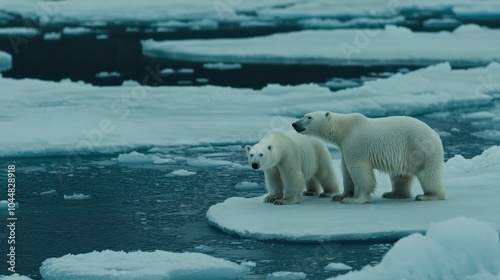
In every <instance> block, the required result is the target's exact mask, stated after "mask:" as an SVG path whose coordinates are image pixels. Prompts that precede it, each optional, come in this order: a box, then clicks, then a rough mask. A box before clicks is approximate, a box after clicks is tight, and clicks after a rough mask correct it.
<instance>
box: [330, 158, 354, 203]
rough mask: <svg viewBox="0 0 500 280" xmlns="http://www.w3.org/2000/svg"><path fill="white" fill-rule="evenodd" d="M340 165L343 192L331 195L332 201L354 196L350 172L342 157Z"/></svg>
mask: <svg viewBox="0 0 500 280" xmlns="http://www.w3.org/2000/svg"><path fill="white" fill-rule="evenodd" d="M340 165H341V167H342V177H343V183H344V192H343V193H342V194H338V195H334V196H333V197H332V200H333V201H343V200H344V199H345V198H346V197H353V196H354V182H353V181H352V178H351V174H349V171H347V167H346V165H345V161H344V158H343V157H342V160H341V162H340Z"/></svg>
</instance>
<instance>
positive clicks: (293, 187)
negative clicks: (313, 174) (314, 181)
mask: <svg viewBox="0 0 500 280" xmlns="http://www.w3.org/2000/svg"><path fill="white" fill-rule="evenodd" d="M293 170H297V169H293ZM280 173H281V175H282V178H281V179H282V180H283V187H284V189H283V198H282V199H278V200H276V201H275V202H274V204H276V205H289V204H296V203H300V200H301V199H302V190H303V189H304V185H305V181H304V176H303V175H302V172H296V171H292V170H290V172H287V171H285V172H281V171H280Z"/></svg>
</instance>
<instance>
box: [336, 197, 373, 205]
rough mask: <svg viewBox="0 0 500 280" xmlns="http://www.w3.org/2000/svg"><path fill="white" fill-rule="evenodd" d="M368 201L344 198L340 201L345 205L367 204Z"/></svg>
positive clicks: (362, 198)
mask: <svg viewBox="0 0 500 280" xmlns="http://www.w3.org/2000/svg"><path fill="white" fill-rule="evenodd" d="M368 202H369V199H367V198H366V197H346V198H344V199H343V200H342V203H345V204H363V203H368Z"/></svg>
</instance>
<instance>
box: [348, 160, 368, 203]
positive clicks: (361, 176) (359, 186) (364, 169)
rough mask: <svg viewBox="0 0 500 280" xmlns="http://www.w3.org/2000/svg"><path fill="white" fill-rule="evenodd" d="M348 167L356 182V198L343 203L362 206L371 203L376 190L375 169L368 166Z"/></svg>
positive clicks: (349, 198)
mask: <svg viewBox="0 0 500 280" xmlns="http://www.w3.org/2000/svg"><path fill="white" fill-rule="evenodd" d="M346 166H347V170H348V171H349V174H351V178H352V181H353V182H354V196H353V197H346V198H344V199H343V200H342V203H348V204H361V203H367V202H369V201H370V194H371V193H372V192H373V190H374V189H375V174H374V173H373V168H372V167H371V166H369V165H366V164H354V165H349V163H346Z"/></svg>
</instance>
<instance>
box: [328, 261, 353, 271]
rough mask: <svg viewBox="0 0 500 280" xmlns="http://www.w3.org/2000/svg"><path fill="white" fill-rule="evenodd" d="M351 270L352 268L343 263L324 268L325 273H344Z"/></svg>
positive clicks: (330, 264)
mask: <svg viewBox="0 0 500 280" xmlns="http://www.w3.org/2000/svg"><path fill="white" fill-rule="evenodd" d="M351 269H352V267H350V266H348V265H346V264H343V263H329V264H328V265H327V266H325V270H326V271H344V270H351Z"/></svg>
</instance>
